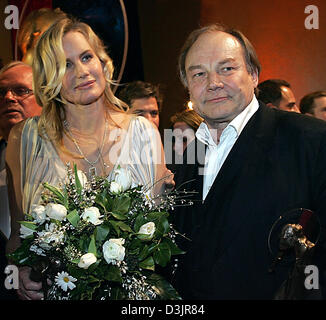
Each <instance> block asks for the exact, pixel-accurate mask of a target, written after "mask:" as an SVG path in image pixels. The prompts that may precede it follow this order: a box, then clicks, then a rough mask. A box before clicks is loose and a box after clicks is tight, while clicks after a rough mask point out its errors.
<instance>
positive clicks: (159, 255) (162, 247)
mask: <svg viewBox="0 0 326 320" xmlns="http://www.w3.org/2000/svg"><path fill="white" fill-rule="evenodd" d="M153 257H154V261H155V263H157V264H159V265H160V266H161V267H165V266H166V265H167V263H168V262H169V261H170V259H171V250H170V247H169V245H168V244H167V243H164V242H161V243H160V244H159V245H158V247H157V249H156V250H155V251H154V253H153Z"/></svg>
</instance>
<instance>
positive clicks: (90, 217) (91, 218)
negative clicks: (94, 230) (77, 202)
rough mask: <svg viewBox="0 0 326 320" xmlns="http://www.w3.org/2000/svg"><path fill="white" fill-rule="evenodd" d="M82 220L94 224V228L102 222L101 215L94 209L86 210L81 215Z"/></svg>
mask: <svg viewBox="0 0 326 320" xmlns="http://www.w3.org/2000/svg"><path fill="white" fill-rule="evenodd" d="M81 217H82V219H83V220H85V221H87V222H90V223H92V224H94V225H95V226H97V225H99V224H101V223H102V222H103V221H102V220H100V218H101V214H100V210H99V209H98V208H96V207H89V208H86V209H85V210H84V212H83V214H82V215H81Z"/></svg>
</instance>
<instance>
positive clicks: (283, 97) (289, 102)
mask: <svg viewBox="0 0 326 320" xmlns="http://www.w3.org/2000/svg"><path fill="white" fill-rule="evenodd" d="M257 98H258V100H260V101H262V102H264V103H265V104H266V105H267V106H269V107H271V108H276V109H280V110H284V111H290V112H297V113H300V110H299V108H298V106H297V105H296V100H295V97H294V94H293V91H292V89H291V85H290V84H289V83H288V82H287V81H285V80H282V79H269V80H265V81H263V82H261V83H260V84H259V85H258V96H257Z"/></svg>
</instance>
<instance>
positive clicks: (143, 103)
mask: <svg viewBox="0 0 326 320" xmlns="http://www.w3.org/2000/svg"><path fill="white" fill-rule="evenodd" d="M118 97H119V99H121V100H122V101H124V102H125V103H126V104H127V105H128V106H129V107H130V109H129V113H133V114H136V115H139V116H143V117H145V118H146V119H148V120H149V121H151V122H152V123H153V124H154V125H155V126H156V127H157V128H158V127H159V125H160V111H161V107H162V103H163V97H162V94H161V92H160V89H159V86H158V85H154V84H151V83H149V82H144V81H133V82H130V83H127V84H126V85H125V87H124V88H123V89H122V90H121V91H120V92H119V93H118Z"/></svg>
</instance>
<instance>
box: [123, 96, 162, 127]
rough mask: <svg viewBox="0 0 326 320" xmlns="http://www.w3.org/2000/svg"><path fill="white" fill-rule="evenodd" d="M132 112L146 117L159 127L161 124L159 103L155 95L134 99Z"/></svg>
mask: <svg viewBox="0 0 326 320" xmlns="http://www.w3.org/2000/svg"><path fill="white" fill-rule="evenodd" d="M130 112H131V113H133V114H137V115H139V116H143V117H145V118H146V119H148V120H149V121H151V122H153V123H154V124H155V125H156V127H157V128H158V126H159V124H160V117H159V110H158V105H157V101H156V98H154V97H150V98H141V99H133V100H132V101H131V108H130Z"/></svg>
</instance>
